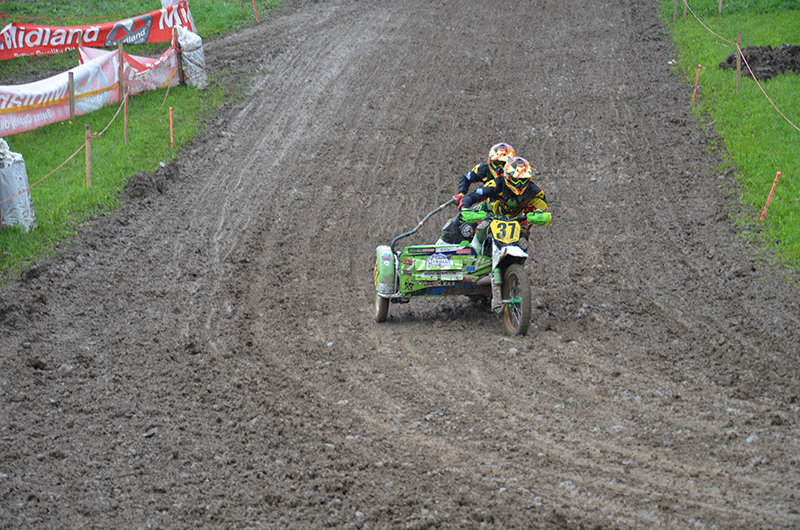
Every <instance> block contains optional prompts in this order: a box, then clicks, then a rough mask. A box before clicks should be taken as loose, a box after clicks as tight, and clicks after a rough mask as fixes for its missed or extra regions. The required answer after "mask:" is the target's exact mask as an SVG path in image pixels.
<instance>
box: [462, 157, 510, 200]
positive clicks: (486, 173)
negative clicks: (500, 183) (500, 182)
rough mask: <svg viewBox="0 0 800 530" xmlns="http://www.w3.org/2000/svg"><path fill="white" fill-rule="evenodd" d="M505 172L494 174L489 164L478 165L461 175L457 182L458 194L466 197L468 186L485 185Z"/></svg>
mask: <svg viewBox="0 0 800 530" xmlns="http://www.w3.org/2000/svg"><path fill="white" fill-rule="evenodd" d="M504 173H505V172H503V171H501V172H500V173H495V172H494V171H492V169H491V168H490V167H489V164H486V163H483V164H478V165H477V166H475V167H474V168H472V169H471V170H470V171H467V172H466V173H464V174H463V175H461V180H460V181H459V182H458V193H461V194H462V195H466V194H467V193H468V192H469V185H470V184H473V183H478V182H480V183H486V182H488V181H490V180H492V179H494V178H497V177H503V176H505V175H504Z"/></svg>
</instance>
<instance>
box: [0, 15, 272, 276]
mask: <svg viewBox="0 0 800 530" xmlns="http://www.w3.org/2000/svg"><path fill="white" fill-rule="evenodd" d="M279 3H280V0H257V1H256V7H257V9H258V16H259V19H260V20H263V18H264V17H265V16H267V13H268V11H269V9H270V8H273V7H276V6H277V5H278V4H279ZM159 5H160V4H159V3H158V2H155V7H154V2H153V1H152V0H112V1H108V0H87V1H83V2H74V1H67V0H50V1H49V2H36V3H24V2H12V3H10V4H9V3H8V2H6V3H5V4H3V5H0V11H5V12H6V13H7V16H8V21H9V22H11V21H19V22H30V21H31V20H28V19H27V18H22V17H59V20H52V19H48V20H36V21H35V22H36V23H40V24H47V25H63V26H67V25H85V24H90V23H95V22H98V21H100V22H102V21H111V20H119V19H120V18H125V16H126V15H131V14H136V13H142V12H147V11H152V10H153V9H154V8H158V7H159ZM239 5H240V4H239V2H238V0H192V1H191V2H190V10H191V12H192V16H193V18H194V20H195V24H196V25H197V30H198V33H199V34H200V36H201V37H203V38H204V39H207V38H208V37H209V36H215V35H221V34H225V33H228V32H230V31H233V30H236V29H238V28H241V27H244V26H246V25H249V24H252V23H255V15H254V12H253V4H252V1H250V0H247V1H243V2H242V3H241V5H242V10H241V11H240V10H239ZM102 15H108V17H104V18H102V19H97V18H91V20H87V19H88V18H89V17H98V16H102ZM166 48H167V44H147V45H128V46H126V51H127V52H128V53H132V54H134V55H140V56H145V57H157V56H159V55H160V54H161V53H163V52H164V51H165V50H166ZM77 64H78V56H77V52H69V53H67V54H64V55H60V56H54V57H34V58H29V57H26V58H21V59H15V60H10V61H0V84H15V83H14V82H10V81H9V80H12V81H13V80H19V79H26V81H25V82H31V81H33V80H38V79H44V78H47V77H49V76H51V75H55V74H56V73H58V72H61V71H65V70H68V69H70V68H73V67H75V66H76V65H77ZM209 77H210V87H209V88H208V89H207V90H205V91H203V92H200V91H198V90H196V89H193V88H187V87H177V88H172V89H170V90H169V92H168V93H167V92H166V91H165V90H159V91H155V92H148V93H144V94H141V95H139V96H136V97H135V98H134V99H133V102H132V104H131V105H130V107H129V123H128V143H127V144H125V143H124V141H123V121H122V116H121V113H120V115H118V116H117V118H116V119H114V116H115V114H117V111H118V109H119V107H118V106H116V105H115V106H109V107H105V108H103V109H100V110H98V111H95V112H92V113H90V114H87V115H85V116H79V117H77V118H76V119H74V120H71V121H69V120H68V121H66V122H61V123H57V124H53V125H48V126H45V127H41V128H39V129H36V130H33V131H29V132H26V133H20V134H15V135H12V136H7V137H5V138H4V139H5V140H6V142H8V145H9V147H10V149H11V150H12V151H14V152H17V153H21V154H22V155H23V157H24V159H25V166H26V169H27V173H28V181H29V183H30V184H34V183H35V182H37V181H39V180H40V179H42V178H43V177H45V176H47V175H48V174H50V173H51V172H53V170H55V169H56V168H57V167H58V166H59V165H61V164H62V163H63V162H64V161H65V160H67V159H68V158H69V157H70V156H72V155H73V153H74V152H75V151H76V150H78V149H79V148H80V147H81V145H82V144H83V142H84V136H85V130H86V124H87V123H88V124H90V125H91V128H92V131H93V132H100V131H101V130H102V129H104V128H105V127H106V126H107V125H108V124H109V123H111V125H110V127H108V129H107V131H106V132H105V133H104V134H103V135H102V136H100V137H97V138H95V139H94V140H93V141H92V186H91V188H87V186H86V158H85V154H84V152H83V151H81V152H80V153H78V155H77V156H75V157H74V158H72V159H71V160H70V161H69V162H67V163H66V164H65V165H64V166H63V167H62V168H61V169H59V170H57V171H56V172H55V173H53V174H52V175H51V176H49V177H47V178H46V179H45V180H43V181H42V182H41V183H40V184H38V185H36V186H35V187H34V188H33V189H32V190H31V196H32V200H33V205H34V212H35V215H36V221H37V228H36V230H33V231H31V232H29V233H24V232H22V231H21V230H19V229H18V228H13V227H12V228H8V229H6V230H3V231H0V271H2V277H4V278H6V279H8V278H13V277H16V276H18V275H19V273H20V272H21V271H22V270H24V269H25V268H26V267H27V266H29V265H30V264H32V263H33V262H35V261H36V260H37V259H39V258H40V257H42V256H45V255H47V254H50V253H52V252H53V251H54V248H55V245H57V244H58V243H61V242H64V241H68V240H69V238H70V237H71V236H72V235H74V234H75V233H76V231H77V229H78V228H79V227H80V225H81V223H83V222H85V221H86V220H88V219H91V218H92V217H95V216H97V215H102V214H104V213H107V212H110V211H113V210H115V209H116V208H118V207H119V206H120V204H121V202H120V201H121V198H120V197H119V192H120V191H122V189H123V188H124V186H125V182H126V181H127V179H128V177H129V176H131V175H133V174H135V173H137V172H139V171H147V172H153V171H155V170H156V169H157V167H158V165H159V163H160V162H164V161H169V160H171V159H173V158H174V157H175V154H176V152H177V151H178V150H179V149H180V148H181V147H182V146H184V145H186V144H188V143H189V142H190V141H191V140H192V138H193V137H194V136H195V135H196V134H197V132H198V131H200V130H201V129H202V127H203V123H204V122H205V121H206V120H207V118H208V117H209V116H210V115H211V114H212V113H213V112H214V109H215V108H216V107H217V106H218V105H219V104H220V103H222V102H223V101H225V99H227V98H229V97H231V94H229V92H228V91H227V90H226V88H225V86H224V79H222V78H220V77H215V76H214V74H213V73H211V74H210V76H209ZM165 96H166V99H165ZM169 107H172V108H173V123H174V148H170V136H169V111H168V108H169ZM112 120H113V123H112Z"/></svg>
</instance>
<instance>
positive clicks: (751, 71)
mask: <svg viewBox="0 0 800 530" xmlns="http://www.w3.org/2000/svg"><path fill="white" fill-rule="evenodd" d="M683 5H684V6H685V7H686V8H687V9H688V10H689V12H690V13H691V14H692V16H693V17H694V18H695V20H697V22H699V23H700V25H701V26H703V27H704V28H705V29H706V30H707V31H708V32H709V33H711V34H712V35H714V36H715V37H717V38H718V39H720V40H722V41H725V42H727V43H728V44H733V45H734V46H736V53H738V54H739V56H740V57H741V58H742V60H743V61H744V64H745V65H746V66H747V71H748V72H750V77H752V78H753V81H755V82H756V85H757V86H758V88H759V89H760V90H761V93H762V94H764V97H765V98H767V101H769V103H770V105H772V106H773V108H774V109H775V110H776V111H777V112H778V114H780V115H781V117H782V118H783V119H784V120H786V122H787V123H788V124H789V125H791V126H792V127H794V128H795V129H797V130H798V131H800V127H798V126H797V125H795V124H794V123H793V122H792V120H790V119H789V118H787V117H786V115H785V114H784V113H783V112H781V109H779V108H778V106H777V105H775V103H774V102H773V101H772V98H770V97H769V95H767V91H766V90H764V87H763V86H761V83H759V82H758V79H757V78H756V75H755V74H754V73H753V70H752V69H751V68H750V65H749V64H748V63H747V59H746V58H745V56H744V53H743V52H742V48H741V46H740V45H739V43H738V42H733V41H732V40H728V39H726V38H725V37H722V36H721V35H718V34H717V33H715V32H714V31H713V30H711V28H709V27H708V26H707V25H706V24H704V23H703V21H702V20H700V17H698V16H697V15H696V14H695V12H694V11H693V10H692V8H691V7H690V6H689V0H684V3H683Z"/></svg>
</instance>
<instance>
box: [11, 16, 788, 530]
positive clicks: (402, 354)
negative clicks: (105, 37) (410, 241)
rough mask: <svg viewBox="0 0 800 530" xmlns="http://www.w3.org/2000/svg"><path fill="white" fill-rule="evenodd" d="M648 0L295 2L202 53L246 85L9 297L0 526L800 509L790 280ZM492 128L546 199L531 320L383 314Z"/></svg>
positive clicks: (699, 522)
mask: <svg viewBox="0 0 800 530" xmlns="http://www.w3.org/2000/svg"><path fill="white" fill-rule="evenodd" d="M655 4H656V2H655V0H648V1H636V0H611V1H610V2H594V1H587V0H584V1H581V2H555V1H549V0H548V1H539V2H504V1H490V2H484V1H477V0H461V1H458V2H456V1H453V0H449V1H446V0H445V1H442V0H435V1H433V2H422V1H410V0H392V1H388V0H376V1H370V2H358V1H355V0H341V1H337V2H334V1H325V0H323V1H320V2H313V1H297V2H292V3H290V4H289V5H287V6H286V7H285V8H284V9H282V10H281V11H280V12H279V13H274V14H273V15H272V16H270V17H269V19H268V20H266V21H262V23H261V25H259V26H257V27H254V28H251V29H248V30H246V31H243V32H241V33H239V34H237V35H235V36H232V37H230V38H226V39H225V40H219V41H214V42H209V43H207V45H206V58H207V60H208V62H209V67H210V69H211V70H212V72H222V71H225V72H226V73H227V74H229V76H230V77H229V78H230V79H236V78H238V77H239V76H243V75H250V78H249V79H250V84H249V87H250V88H249V91H248V94H247V97H246V98H245V100H244V102H242V103H236V104H229V105H227V106H226V107H225V108H224V109H223V110H222V113H221V115H220V116H219V117H218V118H217V119H215V120H213V122H212V123H210V124H209V128H208V131H207V133H206V134H204V135H203V136H202V138H200V139H199V140H198V141H197V142H196V143H195V144H194V145H193V146H192V148H190V149H187V150H185V152H183V153H182V155H181V160H180V164H178V165H174V166H168V167H167V168H165V169H164V170H162V171H160V172H159V173H158V174H157V175H156V176H155V177H154V179H153V180H155V181H158V182H157V184H160V186H156V185H149V184H153V182H149V183H148V180H147V179H144V178H143V177H142V176H141V175H139V176H137V180H135V181H132V182H131V190H133V189H134V188H135V189H136V190H137V195H138V196H140V197H139V198H136V199H133V200H131V201H130V202H129V203H128V205H127V206H126V207H125V208H123V210H122V211H121V212H119V214H117V215H114V216H110V217H106V218H102V219H98V220H97V221H96V222H94V223H91V224H90V225H88V226H87V227H86V228H85V229H84V230H83V231H82V233H81V234H80V236H79V237H77V238H76V239H75V241H74V243H73V244H72V246H71V247H70V248H67V249H64V250H63V252H61V253H60V255H59V256H58V257H55V258H52V259H46V260H44V261H42V262H41V263H40V264H39V265H38V266H36V267H34V268H32V269H30V270H29V271H28V272H27V273H26V274H25V275H24V277H23V278H22V280H20V281H19V282H15V283H12V284H10V285H7V286H6V287H4V288H3V290H2V291H0V326H1V327H0V528H37V529H40V528H195V527H208V528H298V529H299V528H323V527H333V528H359V529H361V528H363V529H367V528H371V529H375V528H414V529H424V528H537V527H541V528H644V527H650V528H656V527H658V528H663V527H673V528H688V527H692V528H748V529H751V528H797V527H799V526H800V514H798V506H799V505H800V500H798V496H800V493H798V492H800V425H799V424H798V419H799V418H800V415H799V414H798V408H799V407H800V402H798V400H799V399H800V398H799V397H798V396H800V379H798V374H800V366H799V365H800V361H799V360H798V352H799V351H800V332H799V331H798V329H799V325H800V322H799V321H800V308H798V290H797V288H796V287H795V286H793V284H792V283H790V282H789V281H788V280H786V279H784V278H782V277H781V275H780V274H777V273H775V272H774V270H773V269H772V268H770V266H768V265H767V264H765V263H763V262H762V261H759V260H757V259H756V256H755V253H754V251H753V250H751V249H750V248H749V247H748V246H747V245H746V244H744V239H743V238H740V237H737V235H736V233H735V231H734V229H733V228H732V227H731V223H730V220H729V218H730V216H731V215H733V214H735V213H736V212H737V208H738V206H737V204H736V202H735V200H734V198H732V196H731V195H730V194H729V193H728V192H727V191H726V189H727V188H729V187H730V186H732V185H733V181H732V177H731V175H720V174H718V173H717V172H716V169H715V168H717V167H718V165H719V163H720V159H719V155H718V152H717V151H716V150H713V149H710V147H711V146H710V143H711V142H712V141H718V138H716V137H715V136H714V132H713V130H712V129H711V128H706V129H702V128H701V127H700V125H699V123H698V122H697V121H696V119H695V118H694V117H692V115H691V114H689V113H688V111H687V108H688V102H689V99H690V97H691V90H690V88H687V86H685V85H684V84H683V82H682V81H681V80H680V79H679V78H677V77H676V76H675V75H674V74H673V73H672V72H671V70H670V65H669V64H668V61H669V60H670V59H671V58H674V51H673V48H672V46H671V44H670V43H669V41H668V40H667V38H666V37H665V36H664V28H663V26H662V25H661V24H660V23H659V21H658V20H657V19H656V16H655V9H656V5H655ZM497 141H507V142H509V143H511V144H512V145H513V146H514V147H515V148H516V149H517V152H518V153H520V154H521V155H523V156H525V157H526V158H528V159H529V160H530V161H531V163H532V164H533V165H534V166H535V167H536V168H537V170H538V171H539V172H540V175H539V178H538V182H539V184H540V185H541V186H542V187H543V188H544V189H545V191H546V192H547V195H548V200H549V202H550V204H551V207H552V211H553V222H552V224H551V225H550V226H549V227H546V228H542V229H539V230H536V231H535V233H534V236H533V238H532V241H533V242H534V244H535V246H536V253H535V258H534V259H531V260H529V262H528V264H527V270H528V273H529V275H530V277H531V279H532V282H533V285H532V287H533V293H534V314H533V322H532V325H531V329H530V332H529V334H528V336H527V337H524V338H521V339H509V338H506V337H504V336H503V335H502V332H501V330H502V327H501V324H500V322H499V321H498V320H497V317H496V316H493V315H492V314H490V313H487V312H486V311H485V309H484V308H483V307H480V306H478V305H473V303H472V302H470V301H468V300H467V299H465V298H464V299H462V298H449V299H443V300H437V301H414V302H412V303H410V304H408V305H402V306H400V305H392V306H391V309H390V313H389V320H388V322H386V323H385V324H381V325H378V324H376V323H374V321H373V314H372V300H373V293H374V286H373V284H372V281H373V280H372V270H373V266H374V259H375V247H376V246H377V245H379V244H386V243H388V242H389V241H391V238H392V237H394V236H395V235H397V234H398V233H400V232H404V231H406V230H408V229H410V228H413V227H414V225H416V223H417V222H418V221H419V219H421V218H422V216H424V215H425V213H427V212H428V211H430V210H431V209H433V208H434V207H435V206H437V205H438V204H440V203H442V202H444V201H445V200H446V199H447V198H448V197H449V196H450V195H451V194H452V193H454V192H455V188H456V183H457V179H458V176H459V174H460V173H462V172H464V171H466V170H467V169H469V168H471V166H472V165H473V164H475V163H477V162H478V161H480V159H482V158H483V157H484V156H485V153H486V152H487V150H488V148H489V147H490V146H491V145H492V144H493V143H495V142H497ZM159 188H160V189H164V188H165V191H164V192H163V193H159V192H158V189H159ZM445 219H446V215H441V216H440V217H439V218H436V219H434V220H433V221H432V222H431V223H430V224H429V225H426V226H425V227H424V228H423V230H422V231H421V233H420V236H419V238H418V239H416V241H418V242H426V241H433V240H435V238H436V237H437V235H438V230H439V228H440V226H441V224H442V223H443V222H444V221H445Z"/></svg>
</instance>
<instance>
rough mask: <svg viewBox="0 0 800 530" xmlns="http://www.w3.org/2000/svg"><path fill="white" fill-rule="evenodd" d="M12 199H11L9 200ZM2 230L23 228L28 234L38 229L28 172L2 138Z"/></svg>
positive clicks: (0, 211)
mask: <svg viewBox="0 0 800 530" xmlns="http://www.w3.org/2000/svg"><path fill="white" fill-rule="evenodd" d="M9 197H10V199H9ZM6 199H8V200H6ZM0 201H4V202H2V203H0V228H5V227H7V226H16V225H19V226H21V227H22V228H23V229H24V230H25V231H26V232H28V231H29V230H34V229H35V228H36V215H35V214H34V213H33V201H32V200H31V192H30V190H28V171H27V170H26V169H25V160H24V159H23V158H22V155H21V154H19V153H12V152H11V150H10V149H9V148H8V143H6V141H5V140H3V139H2V138H0Z"/></svg>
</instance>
